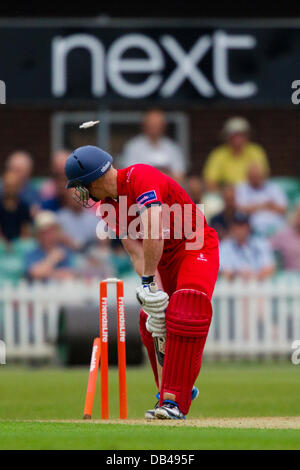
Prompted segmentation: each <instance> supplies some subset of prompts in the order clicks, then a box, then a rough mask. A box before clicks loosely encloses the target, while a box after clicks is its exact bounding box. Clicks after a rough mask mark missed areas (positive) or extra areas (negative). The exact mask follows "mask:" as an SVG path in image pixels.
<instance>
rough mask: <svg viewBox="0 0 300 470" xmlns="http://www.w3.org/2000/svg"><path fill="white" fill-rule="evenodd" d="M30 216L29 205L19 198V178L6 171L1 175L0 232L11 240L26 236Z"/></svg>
mask: <svg viewBox="0 0 300 470" xmlns="http://www.w3.org/2000/svg"><path fill="white" fill-rule="evenodd" d="M30 224H31V216H30V211H29V207H28V206H27V204H26V203H25V202H24V201H23V200H22V199H21V198H20V180H19V178H18V176H17V175H16V173H15V172H12V171H11V170H10V171H6V173H5V174H4V176H3V184H2V195H1V199H0V234H1V237H3V238H4V240H6V241H8V242H11V241H12V240H14V239H16V238H19V237H28V236H29V235H30V233H31V229H30Z"/></svg>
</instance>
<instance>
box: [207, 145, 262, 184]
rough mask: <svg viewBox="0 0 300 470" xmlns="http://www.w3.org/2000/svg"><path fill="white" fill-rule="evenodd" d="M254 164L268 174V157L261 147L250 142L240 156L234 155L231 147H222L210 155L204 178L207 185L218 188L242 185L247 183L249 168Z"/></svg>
mask: <svg viewBox="0 0 300 470" xmlns="http://www.w3.org/2000/svg"><path fill="white" fill-rule="evenodd" d="M253 162H254V163H257V164H258V165H259V166H260V167H261V168H262V169H263V170H264V171H265V172H266V173H268V171H269V164H268V160H267V156H266V153H265V151H264V149H263V148H262V147H261V146H260V145H258V144H254V143H251V142H248V143H246V144H245V145H244V146H243V148H242V149H241V151H240V152H239V153H238V154H235V153H234V149H233V148H232V146H231V145H228V144H224V145H220V146H219V147H217V148H216V149H215V150H213V151H212V152H211V153H210V154H209V156H208V159H207V162H206V164H205V166H204V170H203V177H204V179H205V181H206V182H207V183H209V184H213V185H216V186H219V185H220V184H237V183H241V182H243V181H246V179H247V174H248V169H249V166H250V165H251V163H253Z"/></svg>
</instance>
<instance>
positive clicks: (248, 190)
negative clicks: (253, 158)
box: [236, 163, 287, 236]
mask: <svg viewBox="0 0 300 470" xmlns="http://www.w3.org/2000/svg"><path fill="white" fill-rule="evenodd" d="M236 203H237V206H238V208H239V209H240V210H241V211H242V212H246V213H247V214H248V215H249V216H250V225H251V228H252V229H253V230H254V231H255V232H256V233H257V234H259V235H263V236H268V235H271V234H274V233H275V232H276V231H277V230H278V229H279V228H280V227H282V226H283V224H284V222H285V218H284V215H285V212H286V209H287V198H286V196H285V194H284V192H283V191H282V190H281V188H280V187H279V186H277V185H276V184H275V183H271V182H269V181H267V180H266V173H265V171H264V170H263V169H262V168H261V166H259V165H257V163H252V164H251V165H250V167H249V170H248V182H247V183H242V184H240V185H238V186H237V188H236Z"/></svg>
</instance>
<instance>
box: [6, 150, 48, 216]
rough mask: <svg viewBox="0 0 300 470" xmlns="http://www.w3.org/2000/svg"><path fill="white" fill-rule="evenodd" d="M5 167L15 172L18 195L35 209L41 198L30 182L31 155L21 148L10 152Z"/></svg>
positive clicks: (31, 169)
mask: <svg viewBox="0 0 300 470" xmlns="http://www.w3.org/2000/svg"><path fill="white" fill-rule="evenodd" d="M6 169H7V170H8V171H11V172H13V173H15V175H16V177H17V179H18V182H19V185H20V197H21V198H22V200H23V201H24V202H25V203H26V204H27V205H28V206H29V207H30V208H31V209H32V210H33V211H36V209H38V208H39V206H40V204H41V198H40V195H39V192H38V190H37V189H35V187H34V186H33V185H32V183H31V182H30V178H31V176H32V171H33V159H32V157H31V155H30V154H29V153H28V152H24V151H23V150H18V151H17V152H14V153H12V154H10V155H9V156H8V158H7V161H6Z"/></svg>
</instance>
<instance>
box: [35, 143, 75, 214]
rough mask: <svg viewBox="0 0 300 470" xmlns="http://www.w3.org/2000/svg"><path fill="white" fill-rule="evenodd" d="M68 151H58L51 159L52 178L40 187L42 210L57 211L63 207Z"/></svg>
mask: <svg viewBox="0 0 300 470" xmlns="http://www.w3.org/2000/svg"><path fill="white" fill-rule="evenodd" d="M70 153H71V151H69V150H64V149H62V150H58V151H57V152H54V153H53V155H52V157H51V174H52V178H51V179H49V180H47V181H45V183H44V184H43V186H42V187H41V198H42V208H43V209H44V210H51V211H54V212H56V211H58V210H59V209H61V208H62V207H63V205H64V198H65V196H66V193H67V191H66V188H65V186H66V175H65V163H66V160H67V158H68V156H69V155H70Z"/></svg>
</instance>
